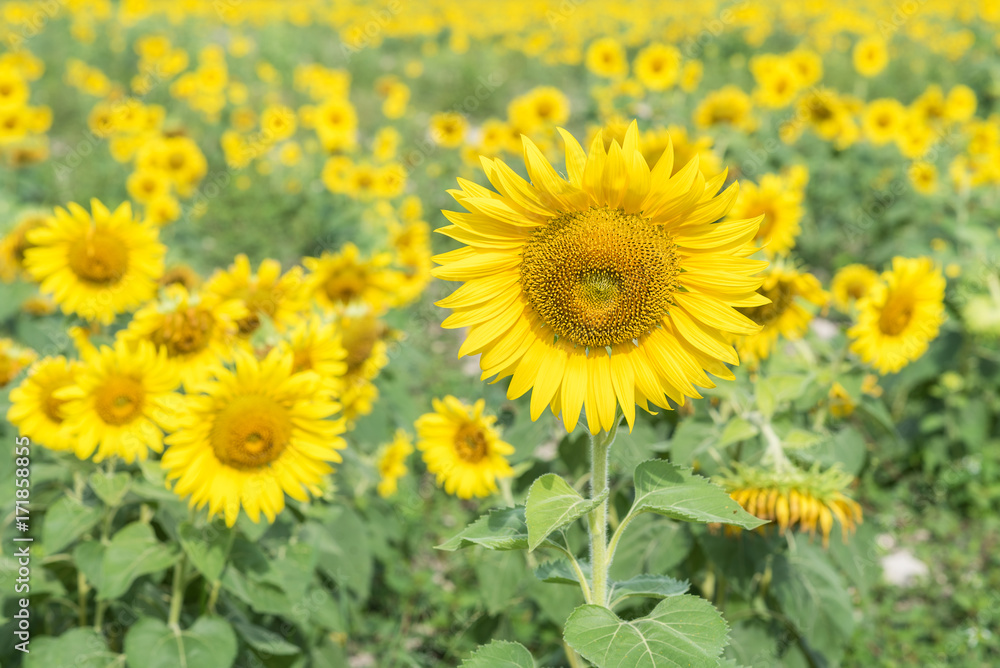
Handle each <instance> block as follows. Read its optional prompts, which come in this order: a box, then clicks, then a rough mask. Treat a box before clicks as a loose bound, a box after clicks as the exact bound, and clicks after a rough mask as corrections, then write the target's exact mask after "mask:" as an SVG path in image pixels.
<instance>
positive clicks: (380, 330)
mask: <svg viewBox="0 0 1000 668" xmlns="http://www.w3.org/2000/svg"><path fill="white" fill-rule="evenodd" d="M339 325H340V331H341V335H342V339H341V341H342V345H343V346H344V349H345V350H346V351H347V357H346V361H347V370H346V373H345V374H344V379H343V386H342V388H341V394H340V395H339V398H340V401H341V403H342V404H343V406H344V417H346V418H347V420H348V421H349V422H350V421H353V420H354V419H355V418H356V417H357V416H359V415H368V414H369V413H371V412H372V404H373V403H374V402H375V400H376V399H378V388H376V387H375V385H374V384H372V381H373V380H374V379H375V378H376V376H378V374H379V372H380V371H381V370H382V369H383V368H385V365H386V364H388V363H389V355H388V346H387V344H386V340H387V339H390V338H392V337H393V336H394V333H393V332H390V331H389V329H388V328H387V327H386V326H385V324H384V323H382V322H381V321H380V320H378V319H377V318H376V317H375V316H374V314H372V313H371V312H367V313H361V314H351V315H347V316H343V317H341V318H340V321H339Z"/></svg>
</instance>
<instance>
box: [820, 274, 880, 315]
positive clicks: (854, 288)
mask: <svg viewBox="0 0 1000 668" xmlns="http://www.w3.org/2000/svg"><path fill="white" fill-rule="evenodd" d="M878 282H879V276H878V272H876V271H875V270H874V269H871V268H869V267H868V266H866V265H863V264H849V265H847V266H846V267H842V268H841V269H839V270H837V273H836V274H834V276H833V281H831V282H830V292H831V293H832V297H833V305H834V306H836V307H837V308H838V309H840V310H841V311H844V312H845V313H846V312H847V311H850V310H851V307H852V306H853V305H854V304H855V303H856V302H857V301H858V300H859V299H863V298H864V297H865V295H867V294H868V291H869V290H871V288H872V286H873V285H875V284H876V283H878Z"/></svg>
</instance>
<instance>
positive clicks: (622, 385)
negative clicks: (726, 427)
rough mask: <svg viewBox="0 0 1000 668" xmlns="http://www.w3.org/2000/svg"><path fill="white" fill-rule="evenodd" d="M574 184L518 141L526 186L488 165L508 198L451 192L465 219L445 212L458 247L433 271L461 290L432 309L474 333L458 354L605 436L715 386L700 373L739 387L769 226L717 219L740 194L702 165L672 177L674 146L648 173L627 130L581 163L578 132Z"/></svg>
mask: <svg viewBox="0 0 1000 668" xmlns="http://www.w3.org/2000/svg"><path fill="white" fill-rule="evenodd" d="M560 132H562V135H563V138H564V140H565V143H566V164H567V171H568V173H569V181H568V182H567V181H564V180H563V179H562V178H561V177H560V176H559V175H558V174H557V173H556V171H555V170H554V169H553V168H552V166H551V165H550V164H549V163H548V162H547V161H546V160H545V158H544V157H543V156H542V155H541V153H540V152H539V150H538V148H537V147H536V146H535V145H534V144H533V143H532V142H531V141H530V140H528V139H527V138H525V139H524V155H525V160H526V162H527V169H528V174H529V175H530V177H531V180H532V183H528V182H526V181H524V180H523V179H521V178H520V177H519V176H517V174H515V173H514V171H513V170H512V169H510V168H509V167H508V166H507V165H506V164H504V163H503V162H501V161H500V160H489V159H486V158H484V159H483V165H484V168H485V170H486V174H487V176H488V178H489V179H490V181H491V182H492V183H493V185H494V186H495V187H496V188H497V190H498V191H499V194H498V193H496V192H493V191H492V190H488V189H486V188H483V187H481V186H478V185H476V184H474V183H471V182H469V181H465V180H463V179H459V184H460V185H461V186H462V190H460V191H451V193H452V195H453V196H454V197H455V199H456V200H457V201H458V202H459V203H460V204H461V205H463V206H464V207H465V208H466V209H468V210H469V212H470V213H456V212H452V211H445V212H444V213H445V216H446V217H447V218H448V219H449V220H450V221H451V222H452V223H454V225H451V226H448V227H445V228H442V229H440V230H439V232H441V233H442V234H445V235H447V236H450V237H452V238H454V239H456V240H458V241H460V242H462V243H465V244H468V245H467V246H465V247H462V248H459V249H458V250H454V251H451V252H449V253H445V254H443V255H438V256H437V257H436V258H435V261H436V262H437V263H438V264H441V265H443V266H441V267H438V268H436V269H435V270H434V272H433V273H434V275H435V276H436V277H437V278H440V279H443V280H450V281H463V282H464V283H465V284H464V285H463V286H461V287H459V288H458V289H457V290H456V291H455V292H454V293H453V294H452V295H451V296H450V297H448V298H446V299H444V300H441V301H439V302H438V305H439V306H442V307H445V308H451V309H453V310H454V313H453V314H452V315H451V316H450V317H448V318H447V319H446V320H445V322H444V326H445V327H453V328H454V327H469V328H470V329H469V334H468V337H467V338H466V341H465V343H464V344H463V345H462V347H461V350H460V351H459V355H475V354H481V355H482V356H481V358H480V365H481V367H482V369H483V374H482V375H483V378H487V377H491V376H497V377H498V379H499V378H504V377H506V376H513V378H512V380H511V383H510V387H509V389H508V392H507V395H508V397H510V398H511V399H514V398H517V397H519V396H521V395H523V394H524V393H525V392H527V391H528V390H529V389H532V387H534V390H533V392H532V396H531V415H532V418H533V419H537V418H538V416H539V415H540V414H541V413H542V411H543V410H544V409H545V407H546V406H551V408H552V411H553V413H555V414H557V415H558V414H560V413H561V414H562V419H563V421H564V422H565V424H566V427H567V429H569V430H572V429H573V428H574V427H575V426H576V424H577V421H578V419H579V416H580V411H581V408H583V407H585V408H586V415H587V422H588V424H589V427H590V430H591V431H592V432H594V433H597V432H598V431H599V430H601V429H602V428H603V429H610V428H611V427H612V426H614V424H615V410H616V406H617V405H620V406H621V408H622V410H623V411H624V413H625V416H626V418H627V420H628V423H629V425H630V427H631V425H632V424H633V422H634V419H635V406H636V403H638V404H639V406H641V407H642V408H644V409H646V410H649V408H648V403H649V402H651V403H653V404H654V405H656V406H660V407H663V408H669V406H670V404H669V403H668V401H667V398H668V397H669V398H670V399H672V400H673V401H675V402H677V403H678V404H683V403H684V400H685V397H698V396H700V395H699V394H698V392H697V390H696V389H695V387H694V386H695V385H696V384H697V385H700V386H702V387H714V384H713V383H712V381H711V380H709V378H708V376H707V375H705V371H706V370H707V371H709V372H710V373H713V374H715V375H716V376H719V377H722V378H728V379H731V378H733V374H732V372H731V371H730V370H729V368H728V367H727V366H726V363H730V364H737V363H738V358H737V357H736V354H735V352H734V351H733V349H732V347H731V346H730V344H728V343H727V342H726V340H725V336H726V334H737V335H744V334H752V333H754V332H757V331H758V330H759V329H760V327H759V326H758V325H756V324H755V323H754V322H753V321H751V320H750V319H749V318H747V317H746V316H744V315H742V314H740V313H739V312H738V311H737V310H736V308H737V307H752V306H760V305H762V304H765V303H767V300H766V299H765V298H763V297H761V296H760V295H758V294H757V292H756V290H757V288H758V287H760V283H761V281H762V279H761V278H755V277H754V274H756V273H757V272H759V271H760V270H761V269H763V268H764V267H765V266H766V263H764V262H760V261H753V260H748V259H745V256H746V255H748V254H750V253H752V252H753V245H752V242H753V238H754V235H755V234H756V233H757V228H758V226H759V224H760V218H759V217H758V218H754V219H752V220H741V221H728V222H722V223H718V224H715V221H717V220H719V219H721V218H722V217H723V216H724V215H725V214H726V212H727V211H728V210H729V208H730V207H731V206H732V203H733V200H734V199H735V197H736V194H737V189H736V188H735V187H732V188H729V189H727V190H726V191H724V192H723V193H721V194H719V195H718V196H716V193H717V192H718V191H719V188H720V187H721V186H722V184H723V182H724V181H725V178H726V175H725V173H723V174H720V175H718V176H716V177H714V178H712V179H711V180H709V181H707V182H706V181H705V179H704V177H703V176H702V175H701V172H700V171H699V169H698V161H697V160H692V161H691V162H690V163H689V164H688V165H687V166H686V167H685V168H684V169H682V170H680V171H679V172H678V173H677V174H676V175H675V176H674V177H672V178H670V177H669V175H670V173H671V171H672V168H673V157H674V156H673V153H672V152H664V154H663V156H662V157H661V158H660V160H659V161H658V162H657V163H656V166H655V167H654V168H653V169H652V170H650V169H649V168H648V167H647V166H646V162H645V160H643V158H642V154H641V152H640V149H639V144H638V128H637V126H636V124H635V123H634V122H633V123H632V124H631V126H629V128H628V131H627V132H626V134H625V137H624V144H623V145H619V144H618V142H612V143H611V149H610V150H609V151H605V150H604V140H603V137H602V136H601V133H598V134H597V136H596V137H595V138H594V141H593V144H592V146H591V149H590V155H589V156H587V155H586V154H585V153H584V152H583V149H582V148H581V147H580V145H579V144H578V143H577V142H576V140H574V139H573V138H572V137H571V136H570V135H569V134H568V133H566V132H565V131H562V130H560Z"/></svg>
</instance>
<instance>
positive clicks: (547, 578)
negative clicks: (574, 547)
mask: <svg viewBox="0 0 1000 668" xmlns="http://www.w3.org/2000/svg"><path fill="white" fill-rule="evenodd" d="M579 563H580V570H582V571H583V575H584V577H585V578H587V579H588V580H589V579H590V577H591V568H590V563H589V562H586V561H581V562H579ZM535 577H536V578H538V579H539V580H541V581H542V582H551V583H554V584H569V585H576V586H579V585H580V578H578V577H577V576H576V571H575V570H573V565H572V564H570V562H569V559H552V560H551V561H546V562H545V563H544V564H542V565H541V566H539V567H538V568H536V569H535Z"/></svg>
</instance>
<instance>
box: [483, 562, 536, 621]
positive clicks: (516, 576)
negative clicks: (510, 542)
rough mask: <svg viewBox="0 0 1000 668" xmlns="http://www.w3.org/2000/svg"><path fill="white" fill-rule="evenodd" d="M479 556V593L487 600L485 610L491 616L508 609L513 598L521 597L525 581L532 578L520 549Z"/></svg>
mask: <svg viewBox="0 0 1000 668" xmlns="http://www.w3.org/2000/svg"><path fill="white" fill-rule="evenodd" d="M477 557H478V559H477V561H476V564H475V570H476V582H477V584H478V592H477V593H478V594H479V597H480V600H482V601H483V602H484V603H485V605H486V611H487V612H488V613H490V614H491V615H499V614H502V613H504V612H506V611H509V608H510V601H511V599H513V598H517V597H518V596H520V590H521V589H522V587H523V585H524V584H525V582H526V581H528V582H531V581H532V579H531V578H530V577H529V575H528V567H527V564H526V563H525V558H524V555H523V554H519V553H517V552H482V553H480V554H479V555H477Z"/></svg>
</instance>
